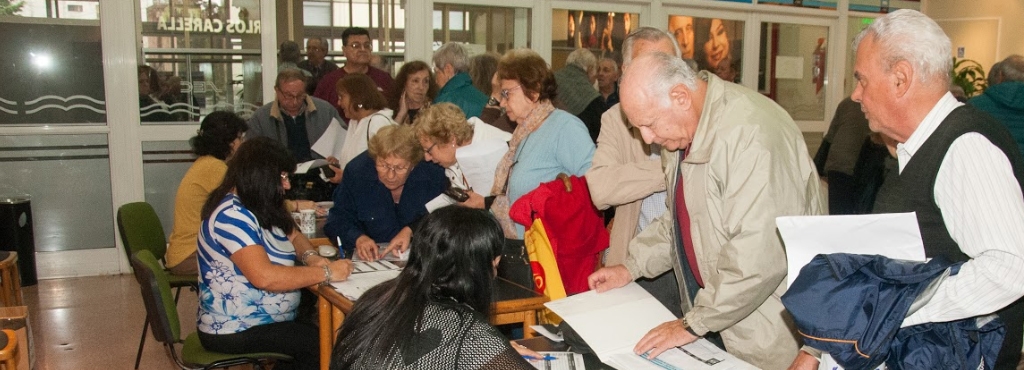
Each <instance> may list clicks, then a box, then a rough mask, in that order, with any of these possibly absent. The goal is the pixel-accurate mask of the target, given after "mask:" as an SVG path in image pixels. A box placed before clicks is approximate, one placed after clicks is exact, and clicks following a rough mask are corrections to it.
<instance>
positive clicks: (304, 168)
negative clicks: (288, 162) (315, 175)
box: [295, 159, 327, 175]
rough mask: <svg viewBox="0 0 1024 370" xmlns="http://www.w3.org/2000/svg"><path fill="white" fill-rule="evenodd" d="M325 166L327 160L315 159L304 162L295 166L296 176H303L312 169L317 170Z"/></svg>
mask: <svg viewBox="0 0 1024 370" xmlns="http://www.w3.org/2000/svg"><path fill="white" fill-rule="evenodd" d="M325 164H327V160H325V159H314V160H312V161H308V162H302V163H299V164H297V165H295V174H297V175H301V174H304V173H306V172H309V170H310V169H313V168H317V167H320V166H323V165H325Z"/></svg>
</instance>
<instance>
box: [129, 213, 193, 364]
mask: <svg viewBox="0 0 1024 370" xmlns="http://www.w3.org/2000/svg"><path fill="white" fill-rule="evenodd" d="M117 230H118V232H119V233H120V234H121V243H122V244H124V251H125V254H127V256H128V259H129V260H131V258H132V255H134V254H135V253H138V252H139V251H143V250H147V251H149V252H150V253H152V254H153V255H154V256H160V258H163V256H164V253H166V252H167V237H166V236H164V228H163V226H161V225H160V217H159V216H157V215H156V211H155V210H153V206H151V205H149V203H146V202H135V203H128V204H125V205H122V206H121V207H118V209H117ZM167 275H168V281H169V282H170V284H171V287H172V288H177V289H176V291H175V293H174V301H175V302H177V301H178V296H179V295H180V294H181V288H183V287H188V288H189V289H192V290H193V291H196V290H198V289H199V276H197V275H174V274H170V273H168V274H167ZM148 329H149V323H148V321H147V322H144V323H143V324H142V338H140V339H139V350H138V353H136V354H135V369H138V368H139V361H141V360H142V348H143V347H144V346H145V345H146V331H147V330H148Z"/></svg>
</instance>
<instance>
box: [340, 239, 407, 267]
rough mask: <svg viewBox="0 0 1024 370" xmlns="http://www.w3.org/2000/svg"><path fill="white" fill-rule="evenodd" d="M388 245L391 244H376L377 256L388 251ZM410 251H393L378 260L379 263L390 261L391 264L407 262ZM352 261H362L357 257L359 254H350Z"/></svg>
mask: <svg viewBox="0 0 1024 370" xmlns="http://www.w3.org/2000/svg"><path fill="white" fill-rule="evenodd" d="M390 244H391V243H377V248H378V249H377V255H383V254H384V251H385V250H387V249H388V245H390ZM411 250H412V249H408V248H406V249H405V252H399V251H394V252H393V253H388V254H387V255H386V256H384V257H383V258H381V259H380V260H381V261H391V262H397V261H408V260H409V252H410V251H411ZM352 261H353V262H355V261H363V259H362V258H360V257H359V253H352Z"/></svg>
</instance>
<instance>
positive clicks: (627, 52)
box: [622, 27, 683, 68]
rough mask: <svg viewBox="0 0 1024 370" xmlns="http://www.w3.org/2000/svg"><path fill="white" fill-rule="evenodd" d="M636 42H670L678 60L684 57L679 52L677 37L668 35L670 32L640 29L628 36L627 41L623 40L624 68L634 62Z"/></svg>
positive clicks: (649, 28) (652, 28) (646, 28)
mask: <svg viewBox="0 0 1024 370" xmlns="http://www.w3.org/2000/svg"><path fill="white" fill-rule="evenodd" d="M636 40H644V41H648V42H658V41H662V40H665V41H668V43H669V44H672V50H675V52H676V58H679V57H680V56H681V55H683V52H682V51H680V50H679V44H677V43H676V39H675V37H673V36H672V35H670V34H668V32H665V31H662V30H659V29H657V28H654V27H640V28H637V29H636V30H634V31H633V32H630V33H629V35H626V39H625V40H622V68H626V67H627V66H629V63H631V62H632V61H633V43H634V42H636Z"/></svg>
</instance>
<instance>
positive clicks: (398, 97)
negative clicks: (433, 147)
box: [388, 60, 440, 125]
mask: <svg viewBox="0 0 1024 370" xmlns="http://www.w3.org/2000/svg"><path fill="white" fill-rule="evenodd" d="M395 86H398V87H400V88H399V89H392V91H391V95H390V96H388V108H391V110H392V111H394V112H395V117H394V118H395V122H396V123H398V124H400V125H401V124H409V125H411V124H412V122H413V121H414V120H415V119H416V113H418V112H419V111H420V109H422V108H425V107H427V106H428V105H430V102H432V101H434V98H436V97H437V91H438V90H439V89H440V88H439V87H437V82H436V81H434V74H433V73H431V72H430V65H429V64H427V63H425V62H423V61H419V60H414V61H411V62H408V63H405V65H403V66H402V69H399V70H398V76H395Z"/></svg>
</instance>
